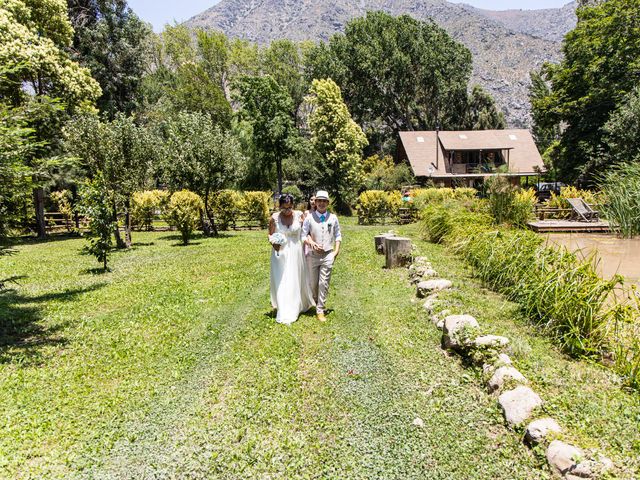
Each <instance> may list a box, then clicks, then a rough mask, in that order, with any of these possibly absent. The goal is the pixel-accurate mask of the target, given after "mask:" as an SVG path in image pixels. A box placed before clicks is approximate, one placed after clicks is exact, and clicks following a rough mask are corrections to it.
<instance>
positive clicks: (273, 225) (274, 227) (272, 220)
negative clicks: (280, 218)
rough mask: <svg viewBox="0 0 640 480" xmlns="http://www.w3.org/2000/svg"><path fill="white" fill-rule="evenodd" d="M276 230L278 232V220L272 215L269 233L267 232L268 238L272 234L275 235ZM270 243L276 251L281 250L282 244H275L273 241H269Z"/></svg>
mask: <svg viewBox="0 0 640 480" xmlns="http://www.w3.org/2000/svg"><path fill="white" fill-rule="evenodd" d="M275 232H276V220H275V218H273V217H271V218H270V219H269V233H268V234H267V238H268V237H269V236H270V235H273V234H274V233H275ZM269 243H270V244H271V246H272V247H273V248H274V250H275V251H276V252H277V251H279V250H280V245H274V244H273V243H271V241H269Z"/></svg>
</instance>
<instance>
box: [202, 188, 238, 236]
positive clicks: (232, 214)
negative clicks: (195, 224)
mask: <svg viewBox="0 0 640 480" xmlns="http://www.w3.org/2000/svg"><path fill="white" fill-rule="evenodd" d="M210 202H211V208H212V210H213V214H214V215H215V218H216V220H217V222H218V227H220V230H229V227H230V226H232V225H235V223H236V220H237V219H238V217H239V216H240V213H241V212H240V210H241V208H242V195H241V194H240V193H239V192H237V191H235V190H219V191H217V192H215V193H213V194H212V196H211V200H210Z"/></svg>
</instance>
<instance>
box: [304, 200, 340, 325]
mask: <svg viewBox="0 0 640 480" xmlns="http://www.w3.org/2000/svg"><path fill="white" fill-rule="evenodd" d="M328 206H329V194H328V193H327V192H326V191H325V190H319V191H318V193H316V209H315V210H314V211H312V212H310V214H309V215H307V217H306V218H305V219H304V224H303V225H302V241H303V242H305V243H306V244H307V245H308V246H309V253H308V255H307V266H308V267H309V269H308V271H309V284H310V286H311V291H312V293H313V298H314V300H315V301H316V314H317V316H318V320H320V321H321V322H324V321H325V320H326V317H325V315H324V306H325V302H326V300H327V294H328V293H329V281H330V280H331V271H332V269H333V262H334V260H335V259H336V258H337V257H338V254H339V253H340V243H341V242H342V234H341V233H340V222H338V217H336V216H335V215H334V214H332V213H330V212H329V211H328V210H327V207H328Z"/></svg>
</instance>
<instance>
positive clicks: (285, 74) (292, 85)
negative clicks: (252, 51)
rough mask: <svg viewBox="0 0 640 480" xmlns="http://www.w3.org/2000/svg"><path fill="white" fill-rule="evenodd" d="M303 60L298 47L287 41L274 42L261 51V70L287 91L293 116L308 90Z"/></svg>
mask: <svg viewBox="0 0 640 480" xmlns="http://www.w3.org/2000/svg"><path fill="white" fill-rule="evenodd" d="M303 60H304V59H303V55H302V53H301V49H300V47H299V46H298V45H297V44H296V43H295V42H293V41H291V40H288V39H281V40H274V41H273V42H271V43H270V44H269V46H268V47H267V48H265V49H264V50H263V51H262V69H263V71H264V72H266V73H268V74H269V75H271V76H272V77H273V79H274V80H275V81H276V82H277V83H278V85H280V86H281V87H284V88H285V89H286V90H287V92H288V93H289V96H290V97H291V100H292V101H293V110H294V111H293V114H294V115H296V114H297V111H298V108H299V107H300V105H301V104H302V101H303V100H304V95H305V93H306V92H307V89H308V88H309V83H308V81H307V80H306V79H305V77H304V75H303V69H304V62H303Z"/></svg>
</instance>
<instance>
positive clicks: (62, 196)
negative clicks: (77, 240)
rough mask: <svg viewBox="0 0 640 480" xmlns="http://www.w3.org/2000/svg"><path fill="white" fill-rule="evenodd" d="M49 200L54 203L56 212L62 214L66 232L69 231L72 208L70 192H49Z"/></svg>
mask: <svg viewBox="0 0 640 480" xmlns="http://www.w3.org/2000/svg"><path fill="white" fill-rule="evenodd" d="M50 197H51V200H52V201H53V203H55V205H56V208H57V209H58V212H60V213H61V214H62V217H63V218H64V223H65V225H66V228H67V231H69V232H70V231H71V224H72V218H73V207H72V206H71V192H69V190H60V191H56V192H51V195H50Z"/></svg>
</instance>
